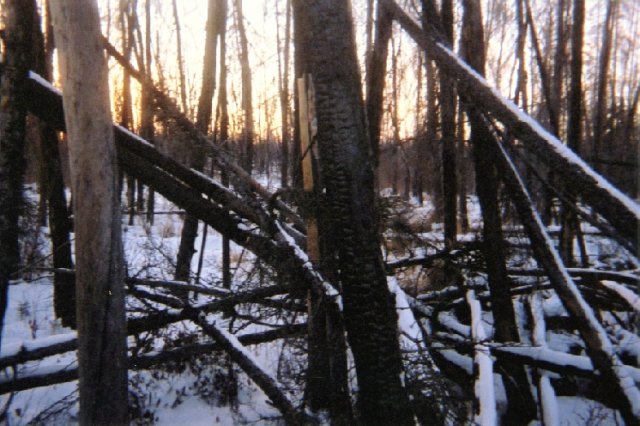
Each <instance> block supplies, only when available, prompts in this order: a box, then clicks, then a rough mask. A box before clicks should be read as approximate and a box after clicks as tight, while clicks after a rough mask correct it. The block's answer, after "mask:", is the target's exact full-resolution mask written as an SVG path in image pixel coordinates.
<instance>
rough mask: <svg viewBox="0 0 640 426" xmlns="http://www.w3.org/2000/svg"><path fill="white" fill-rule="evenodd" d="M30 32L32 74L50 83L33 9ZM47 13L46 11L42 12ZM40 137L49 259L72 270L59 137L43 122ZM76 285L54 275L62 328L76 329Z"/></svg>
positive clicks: (47, 58) (49, 30) (46, 55)
mask: <svg viewBox="0 0 640 426" xmlns="http://www.w3.org/2000/svg"><path fill="white" fill-rule="evenodd" d="M33 10H34V11H35V14H34V18H33V19H34V25H33V30H34V31H35V33H34V38H33V46H32V48H33V51H34V54H33V61H34V63H33V70H34V71H36V72H38V73H40V74H41V75H42V76H43V77H44V78H46V79H47V80H49V81H51V79H52V72H53V64H52V63H51V62H50V59H52V57H51V56H50V55H49V52H48V51H47V50H46V49H49V50H50V51H51V52H52V50H53V45H52V44H51V43H52V41H53V29H52V28H51V22H50V21H51V17H50V13H48V15H49V16H48V17H47V25H46V28H47V37H48V38H49V40H48V41H49V45H48V46H47V47H45V39H44V34H43V33H42V30H41V29H40V16H39V14H38V13H37V8H36V7H35V6H34V7H33ZM45 10H48V7H47V8H45ZM38 127H39V133H40V134H39V137H38V147H37V149H38V150H39V152H40V160H41V161H42V165H41V170H42V172H41V173H42V183H41V185H42V187H41V188H40V191H41V194H42V197H43V198H44V199H46V202H47V204H48V209H47V211H48V214H49V231H50V235H51V246H52V250H51V252H52V253H51V255H52V256H51V257H52V259H53V267H54V268H73V260H72V256H71V241H70V238H69V233H70V232H71V221H70V217H69V209H68V207H67V199H66V195H65V185H64V180H63V176H62V165H61V159H60V152H59V149H58V136H57V134H56V131H55V129H53V128H52V127H51V126H49V125H48V124H47V123H45V122H42V121H40V122H38ZM75 297H76V296H75V281H74V280H70V279H69V277H67V276H66V275H64V274H58V273H55V274H54V281H53V305H54V310H55V314H56V316H57V317H58V318H60V319H61V321H62V324H63V325H64V326H67V327H75V319H76V306H75Z"/></svg>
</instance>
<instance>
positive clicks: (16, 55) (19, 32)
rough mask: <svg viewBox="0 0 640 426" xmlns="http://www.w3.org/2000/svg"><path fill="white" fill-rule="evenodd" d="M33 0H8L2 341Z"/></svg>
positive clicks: (20, 173)
mask: <svg viewBox="0 0 640 426" xmlns="http://www.w3.org/2000/svg"><path fill="white" fill-rule="evenodd" d="M33 8H34V3H33V2H31V1H24V0H7V1H6V2H5V7H4V11H3V12H4V19H5V20H4V23H5V29H4V44H5V52H4V56H5V60H4V63H3V64H2V65H3V70H2V74H1V75H0V342H1V338H2V326H3V325H4V314H5V311H6V309H7V297H8V291H9V280H10V279H13V278H16V277H15V275H14V274H15V273H16V272H17V270H18V265H19V264H20V249H19V246H18V234H19V225H18V219H19V217H20V215H21V213H22V209H23V199H22V185H23V179H24V170H25V159H24V137H25V126H26V114H27V106H26V103H25V102H26V99H25V95H26V93H25V84H26V78H27V73H28V71H29V66H30V65H31V64H32V58H31V55H30V54H31V52H32V46H33V40H32V39H31V37H32V35H33V31H34V29H33V24H34V20H33V16H34V14H35V13H37V11H36V10H34V9H33Z"/></svg>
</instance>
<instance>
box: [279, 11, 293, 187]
mask: <svg viewBox="0 0 640 426" xmlns="http://www.w3.org/2000/svg"><path fill="white" fill-rule="evenodd" d="M277 7H278V1H276V17H277V14H278V10H277ZM291 21H292V19H291V0H287V1H286V3H285V24H284V39H283V41H282V51H283V52H282V57H281V56H280V51H279V50H278V82H279V84H280V91H279V94H280V114H281V117H282V132H281V136H282V148H281V154H280V155H281V160H280V185H281V186H282V187H283V188H286V187H287V186H288V184H289V144H290V143H291V128H290V120H289V114H290V113H291V106H290V103H289V94H290V88H289V68H290V65H289V57H290V52H291ZM276 27H277V30H278V46H279V45H280V25H279V23H277V24H276ZM278 48H279V47H278Z"/></svg>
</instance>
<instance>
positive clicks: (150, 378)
mask: <svg viewBox="0 0 640 426" xmlns="http://www.w3.org/2000/svg"><path fill="white" fill-rule="evenodd" d="M273 182H276V180H275V179H274V180H273ZM263 183H265V184H269V183H271V182H266V181H264V180H263ZM156 202H157V210H158V211H162V212H171V211H174V212H175V213H168V214H161V215H157V216H156V218H155V224H154V225H153V226H151V225H148V224H146V223H145V222H144V221H143V220H142V219H140V218H138V217H136V219H135V223H134V225H131V226H129V225H127V221H128V218H127V217H124V218H123V236H124V237H123V238H124V248H125V254H126V261H127V269H128V276H130V277H137V278H153V279H172V274H173V266H172V262H173V261H174V259H175V255H176V253H177V248H178V244H179V240H180V231H181V228H182V217H183V216H182V215H181V214H180V212H178V211H176V208H175V207H174V206H172V205H171V204H170V203H168V202H166V201H165V200H163V199H162V197H159V196H158V195H156ZM432 209H433V208H432V206H431V205H429V204H427V205H425V206H422V207H418V208H416V209H415V210H414V211H412V212H411V213H410V215H409V222H410V223H411V224H415V223H418V224H420V218H421V217H422V218H429V217H431V215H432ZM469 215H470V224H471V228H472V229H473V231H472V232H469V233H468V234H466V235H463V236H462V237H461V240H463V241H471V240H474V239H475V238H476V237H477V235H478V225H479V222H480V220H479V217H480V212H479V208H478V203H477V199H476V198H475V197H470V200H469ZM422 225H423V224H422ZM422 225H419V226H418V227H419V228H420V238H421V239H422V241H429V242H432V243H433V244H434V247H433V248H431V249H430V250H435V249H436V248H438V247H439V244H440V243H439V241H440V239H441V235H440V229H441V225H440V224H437V223H429V225H430V228H429V229H424V228H423V227H422ZM584 229H585V231H593V230H592V229H590V228H588V227H585V228H584ZM47 233H48V229H47V228H42V229H41V234H42V235H41V238H40V239H39V241H40V245H39V247H40V248H39V251H40V252H39V255H40V256H41V257H44V258H45V260H44V261H43V262H41V265H39V266H48V262H49V260H48V257H47V256H48V253H49V251H50V249H49V247H48V239H47ZM202 236H203V232H202V225H201V228H200V229H199V233H198V238H197V240H196V244H195V246H196V248H197V250H198V252H197V253H196V255H195V256H194V258H193V265H192V269H193V270H194V271H195V270H197V269H198V260H199V255H200V250H201V247H202V245H201V244H202ZM586 240H587V247H588V251H589V254H590V255H591V256H592V257H591V261H592V263H593V264H594V265H595V267H604V266H611V265H616V264H619V265H620V266H624V267H627V269H628V268H629V267H631V266H634V265H633V262H632V261H631V260H630V259H629V258H628V257H625V256H619V254H620V252H619V249H618V248H617V246H616V245H615V244H614V243H612V242H610V241H609V240H606V239H603V238H600V237H597V236H591V235H590V234H589V233H588V232H587V236H586ZM514 242H517V238H516V239H515V240H514ZM221 246H222V242H221V237H220V235H218V234H217V233H215V232H213V231H212V230H209V232H208V233H207V239H206V245H205V247H204V256H203V267H202V273H201V277H200V282H201V283H203V284H206V285H212V286H218V285H219V283H220V280H221V279H220V269H221V257H222V256H221ZM388 255H389V257H388V260H392V259H394V257H395V254H394V253H391V252H390V253H388ZM231 257H232V261H233V263H234V264H235V263H236V262H237V261H238V260H242V264H241V266H240V267H239V268H238V269H237V270H236V271H235V274H236V275H235V279H236V280H237V282H243V281H245V280H247V279H249V280H256V279H258V278H256V276H255V275H256V274H254V275H251V276H249V275H250V270H251V268H252V266H253V265H254V263H255V262H254V258H253V256H252V255H251V254H250V253H248V252H244V251H243V250H242V248H241V247H238V246H235V245H233V244H232V255H231ZM528 262H529V263H525V264H519V265H518V267H534V266H535V264H533V263H531V262H530V260H529V261H528ZM616 262H617V263H616ZM258 275H259V274H258ZM479 281H482V278H481V277H480V279H479ZM399 284H400V278H398V281H396V280H395V279H390V280H389V288H390V290H391V291H392V292H393V293H394V295H395V300H396V304H397V306H398V309H399V311H398V312H399V320H400V323H399V328H400V330H401V331H402V333H403V334H402V335H403V339H402V343H403V348H404V349H405V350H406V351H407V352H411V351H418V350H420V348H424V346H421V345H419V344H418V343H417V341H418V340H419V339H420V338H421V330H420V328H419V327H418V323H417V322H416V321H415V318H414V316H413V314H412V313H411V310H410V309H409V306H411V304H412V303H414V302H412V300H413V299H412V298H410V297H409V296H406V295H405V293H404V292H403V291H402V289H401V288H400V286H401V285H399ZM609 286H610V287H616V284H609ZM618 290H619V291H620V292H621V293H622V294H623V295H624V297H626V298H628V299H629V300H630V301H631V302H633V303H634V304H637V300H638V299H637V294H635V293H633V292H631V291H630V290H628V289H626V288H621V289H618ZM200 298H201V299H200V300H201V301H205V300H206V298H205V297H204V296H202V295H201V296H200ZM473 301H474V302H473V303H474V305H473V306H474V307H475V309H476V311H474V312H475V314H474V317H475V318H476V319H477V320H479V319H480V318H481V319H482V321H479V323H478V324H477V326H480V325H482V327H481V328H482V330H480V329H475V332H474V333H472V332H471V327H470V326H469V325H466V324H462V323H461V322H459V321H458V319H457V318H456V317H455V316H453V315H451V314H450V313H448V312H442V313H441V314H440V315H439V320H440V322H441V323H443V324H448V327H450V328H451V329H452V330H455V331H456V332H457V333H459V334H460V335H461V336H468V337H471V336H472V335H474V336H475V337H476V338H477V339H478V345H477V348H480V349H482V348H485V346H484V345H483V344H482V342H483V341H484V340H485V339H490V338H491V335H492V329H491V327H490V326H489V324H490V323H491V322H492V319H491V317H490V315H489V314H488V313H487V311H486V310H485V311H480V303H478V302H477V301H476V300H475V296H474V299H473ZM52 302H53V285H52V277H51V274H50V273H46V272H42V273H35V272H34V273H32V274H31V277H30V279H29V280H20V281H15V282H13V283H12V285H11V286H10V291H9V307H8V310H7V315H6V318H5V327H4V330H3V341H2V348H0V357H4V356H7V355H10V354H12V353H16V352H17V351H19V350H20V349H21V348H25V349H35V348H36V347H38V346H45V345H48V344H51V343H53V342H64V341H68V340H69V339H73V338H74V336H75V334H74V332H73V330H70V329H68V328H65V327H62V326H61V324H60V322H59V320H57V319H55V316H54V313H53V303H52ZM128 304H129V307H130V308H136V307H140V305H139V302H136V301H135V300H133V299H130V300H128ZM515 305H516V309H517V310H520V311H522V310H523V309H524V308H523V304H522V303H516V304H515ZM540 309H541V312H540V313H541V314H542V315H546V316H564V315H566V312H565V311H564V309H563V307H562V305H561V303H560V301H559V299H558V298H557V296H555V295H553V294H551V293H548V294H547V297H545V298H544V299H543V300H540ZM247 313H248V312H247ZM480 314H482V315H481V316H480ZM521 316H522V315H521ZM285 320H287V321H289V320H291V318H287V319H285ZM299 320H301V319H299ZM265 321H268V322H274V321H283V319H282V318H265ZM216 326H218V327H220V328H224V329H228V328H229V327H231V328H232V330H231V331H232V332H237V331H238V330H239V329H240V328H242V330H241V331H240V334H243V333H250V332H256V331H261V330H263V329H264V328H261V327H260V326H258V325H255V324H253V325H250V324H249V322H248V321H243V320H242V319H239V320H235V321H234V322H233V324H232V325H231V324H229V320H228V318H224V317H222V316H221V315H218V316H216ZM485 328H486V330H485ZM610 329H611V330H614V332H615V333H617V334H616V336H617V338H618V342H617V343H618V344H619V345H624V346H625V347H626V348H628V349H627V353H628V355H629V356H636V357H638V358H639V359H640V339H638V337H637V336H635V335H633V334H630V333H629V332H628V331H627V330H624V329H622V328H621V327H618V328H615V325H611V327H610ZM542 334H543V335H544V334H546V338H547V341H546V346H547V347H548V352H549V353H556V354H557V353H559V352H563V353H565V352H568V351H569V350H571V349H572V348H575V347H576V344H577V343H576V342H577V341H578V339H577V338H576V337H575V336H573V335H568V334H561V333H550V332H546V333H542ZM194 336H195V337H194ZM139 337H144V336H139ZM538 338H540V336H538ZM174 339H196V340H198V341H206V338H205V337H203V336H202V335H201V334H200V333H198V331H197V328H196V326H195V325H193V324H192V323H190V322H187V321H184V322H182V323H178V324H175V325H173V326H171V327H170V328H169V331H168V332H165V333H164V334H161V335H159V336H157V337H155V338H154V339H152V340H150V342H149V344H148V345H146V346H144V345H141V340H144V339H140V338H139V339H137V340H136V339H134V338H133V337H131V338H130V342H129V345H130V347H142V346H144V347H145V349H144V350H147V351H152V352H153V351H155V352H157V351H161V350H162V349H166V348H167V347H168V346H169V345H171V344H173V343H172V341H173V340H174ZM529 344H531V343H529ZM578 344H579V341H578ZM545 349H546V348H545ZM248 350H249V351H251V354H252V356H253V357H254V359H255V360H256V362H258V363H259V364H260V365H261V366H262V367H264V368H265V369H266V370H267V372H268V373H269V374H271V375H273V376H275V377H277V378H278V379H279V380H281V381H282V383H283V386H284V387H285V388H286V389H289V390H291V391H292V393H290V394H289V396H290V397H291V399H292V400H293V401H294V402H297V401H300V399H301V398H302V395H301V387H300V383H301V382H300V381H299V380H298V379H299V377H300V375H299V373H300V372H301V369H302V366H303V362H302V361H303V360H304V358H303V355H301V350H300V349H299V348H297V347H295V345H294V346H291V345H284V346H283V343H282V341H280V342H277V343H268V344H263V345H259V346H252V347H248ZM478 354H480V355H482V356H484V357H485V358H486V359H485V361H487V360H489V357H488V356H486V355H484V354H483V353H480V352H478ZM443 355H444V356H446V357H451V358H452V359H456V360H457V361H458V363H459V364H460V365H463V366H465V367H466V368H468V369H471V368H472V367H471V359H470V358H468V357H464V356H462V355H460V354H459V353H457V352H455V351H443ZM574 358H575V359H574ZM574 358H572V360H574V361H576V362H578V361H580V362H582V361H584V360H586V361H588V359H587V358H586V357H584V356H583V357H574ZM578 358H580V359H578ZM485 364H486V363H485ZM229 365H230V361H229V360H228V358H227V357H226V356H223V355H220V354H211V355H207V356H204V357H201V358H199V359H198V360H195V361H193V362H189V363H179V364H168V365H162V366H159V367H157V368H154V369H151V370H131V371H130V373H129V381H130V392H131V395H132V399H131V400H132V401H134V402H135V403H134V404H133V405H134V406H135V407H136V408H137V409H138V412H137V413H136V415H137V419H136V422H137V423H140V424H147V423H154V424H159V425H176V424H180V423H182V424H185V425H200V424H202V425H204V424H207V425H209V424H220V425H233V424H267V425H268V424H279V423H280V422H281V419H280V418H279V413H278V412H277V411H276V410H275V409H274V408H273V407H272V406H271V405H270V403H269V401H268V400H267V398H266V396H265V395H264V393H263V392H262V391H261V390H259V389H258V388H257V386H256V385H255V384H253V383H252V382H251V381H250V380H249V379H248V377H247V376H246V375H244V374H243V373H242V372H241V371H240V370H239V369H238V368H237V367H235V368H233V376H234V377H236V380H237V383H238V386H237V399H236V403H235V404H231V405H229V404H228V403H226V402H225V401H222V400H221V395H223V394H224V392H223V391H221V382H220V380H222V381H224V380H225V377H227V376H225V374H228V373H229ZM75 367H76V361H75V354H74V352H67V353H64V354H61V355H56V356H51V357H48V358H45V359H44V360H42V361H39V362H30V363H27V364H25V365H21V366H20V367H18V369H17V370H13V369H12V368H8V369H6V370H4V371H3V372H1V373H0V382H1V381H3V380H4V381H6V380H7V379H8V378H11V377H14V375H15V374H17V375H18V376H22V375H24V374H33V373H35V372H47V371H54V370H60V369H61V368H75ZM488 371H490V369H488ZM550 374H551V375H550V377H553V374H554V373H550ZM488 377H489V378H491V377H492V378H493V380H489V379H487V381H486V383H484V384H483V386H490V385H491V383H493V386H495V388H494V389H493V391H494V394H495V401H494V402H492V404H495V405H496V406H497V409H498V411H499V410H500V408H501V407H502V406H503V405H504V401H505V395H504V387H503V386H502V383H501V381H500V379H499V376H498V375H494V374H491V375H490V376H488ZM546 383H547V385H548V384H549V383H550V381H547V382H546ZM76 386H77V383H76V382H68V383H62V384H56V385H50V386H43V387H39V388H35V389H32V390H27V391H22V392H17V393H15V394H11V395H2V396H1V397H0V408H2V407H4V408H5V413H6V418H5V420H4V423H5V424H7V425H10V426H17V425H27V424H74V423H75V420H76V415H77V409H78V406H77V397H78V395H77V390H76ZM485 393H486V392H485ZM534 394H535V389H534ZM555 400H556V406H557V410H556V411H555V412H554V413H555V414H552V416H551V417H549V418H548V419H551V420H553V421H554V422H555V424H557V425H562V426H570V425H576V426H577V425H585V424H592V425H608V424H612V425H613V424H616V419H615V413H614V411H612V410H610V409H608V408H606V407H604V406H603V405H601V404H600V403H598V402H595V401H591V400H588V399H585V398H579V397H566V396H558V397H556V398H555ZM485 414H486V413H485ZM618 422H620V420H619V419H618ZM532 424H537V423H532ZM618 424H619V423H618Z"/></svg>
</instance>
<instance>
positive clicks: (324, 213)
mask: <svg viewBox="0 0 640 426" xmlns="http://www.w3.org/2000/svg"><path fill="white" fill-rule="evenodd" d="M297 3H299V7H296V8H294V17H295V19H296V20H297V21H298V24H299V25H300V27H301V28H305V29H306V31H308V34H309V35H310V37H309V38H307V39H305V40H304V41H305V43H304V44H302V48H304V49H305V54H306V55H308V61H309V69H310V70H313V75H312V77H313V82H314V86H315V92H316V102H315V110H316V114H317V122H318V133H317V144H318V151H319V156H320V164H319V165H320V167H319V169H320V173H319V174H320V182H321V187H320V188H319V191H320V193H321V194H323V199H322V202H320V203H318V204H319V205H321V206H322V210H321V218H320V221H319V224H320V237H321V239H322V240H323V244H326V246H325V247H326V252H327V253H328V254H329V256H328V257H327V263H326V267H327V268H328V269H329V271H331V275H332V276H335V277H336V278H337V280H338V281H337V282H336V284H338V285H339V286H340V288H341V291H342V295H343V305H344V319H345V328H346V330H347V336H348V341H349V343H350V346H351V349H352V351H353V355H354V360H355V366H356V375H357V380H358V388H359V396H358V401H359V402H358V403H359V408H360V410H359V412H360V417H361V421H362V422H363V423H368V424H371V423H378V424H385V423H387V424H389V423H394V424H413V416H412V414H411V411H410V409H409V403H408V398H407V395H406V392H405V389H404V388H403V385H402V383H401V381H400V375H401V374H402V362H401V358H400V348H399V343H398V337H397V316H396V312H395V310H394V306H393V303H392V302H391V301H390V297H389V290H388V288H387V283H386V277H385V272H384V267H383V264H382V259H381V253H380V241H379V238H378V235H377V225H376V218H375V206H374V193H373V183H374V178H373V168H372V158H371V157H370V154H369V152H370V139H369V137H368V132H367V128H366V119H365V110H364V105H363V102H362V92H361V87H360V72H359V69H358V65H357V64H358V61H357V57H356V51H355V43H354V33H353V24H352V16H351V8H350V4H349V3H348V2H343V1H337V0H334V1H331V0H320V1H314V2H304V3H302V2H297ZM311 36H312V37H313V39H310V38H311Z"/></svg>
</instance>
